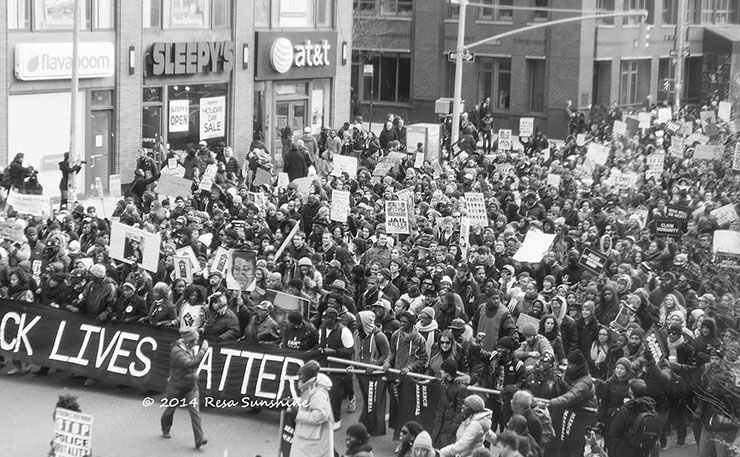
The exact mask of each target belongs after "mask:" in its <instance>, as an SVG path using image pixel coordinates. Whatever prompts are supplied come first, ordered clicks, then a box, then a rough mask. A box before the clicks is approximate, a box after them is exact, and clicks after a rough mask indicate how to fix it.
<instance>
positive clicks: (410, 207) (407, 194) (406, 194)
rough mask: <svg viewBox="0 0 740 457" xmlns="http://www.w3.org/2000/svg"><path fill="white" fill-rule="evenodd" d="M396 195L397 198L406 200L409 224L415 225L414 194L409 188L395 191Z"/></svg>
mask: <svg viewBox="0 0 740 457" xmlns="http://www.w3.org/2000/svg"><path fill="white" fill-rule="evenodd" d="M396 196H397V197H398V199H399V200H404V201H405V202H406V210H407V211H408V213H409V221H411V225H412V226H415V225H416V220H415V219H414V194H413V193H412V192H411V190H409V189H401V190H399V191H398V192H396Z"/></svg>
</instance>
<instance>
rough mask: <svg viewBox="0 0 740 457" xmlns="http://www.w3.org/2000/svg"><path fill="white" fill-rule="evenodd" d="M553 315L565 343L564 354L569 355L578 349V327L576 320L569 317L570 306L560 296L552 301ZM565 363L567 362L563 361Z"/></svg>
mask: <svg viewBox="0 0 740 457" xmlns="http://www.w3.org/2000/svg"><path fill="white" fill-rule="evenodd" d="M550 308H551V309H552V314H553V315H554V316H555V319H556V320H557V323H558V330H559V332H560V339H561V340H562V342H563V352H564V353H565V354H566V355H567V354H570V353H571V352H573V351H575V350H576V349H578V344H579V343H578V326H577V325H576V321H575V319H573V318H572V317H570V316H569V315H568V306H567V305H566V303H565V299H564V298H561V297H560V296H555V297H553V299H552V300H550ZM563 363H565V361H563Z"/></svg>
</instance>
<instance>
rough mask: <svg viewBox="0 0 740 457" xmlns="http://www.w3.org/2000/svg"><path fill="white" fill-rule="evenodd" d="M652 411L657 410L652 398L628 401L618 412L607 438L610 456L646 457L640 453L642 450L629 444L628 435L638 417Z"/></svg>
mask: <svg viewBox="0 0 740 457" xmlns="http://www.w3.org/2000/svg"><path fill="white" fill-rule="evenodd" d="M650 409H655V401H654V400H653V399H652V398H650V397H639V398H635V399H634V400H630V401H628V402H627V403H625V404H624V407H623V408H620V409H619V410H618V411H617V414H616V415H615V416H614V419H613V420H612V423H611V425H610V426H609V430H607V432H606V436H605V441H606V445H607V448H608V449H609V450H610V451H609V455H620V456H622V455H624V456H631V457H642V456H643V455H646V454H645V453H641V452H640V448H638V447H636V446H633V445H632V444H630V443H629V440H627V434H628V431H629V426H630V424H631V423H632V422H633V421H634V420H636V419H637V416H638V415H639V414H640V413H642V412H644V411H648V410H650Z"/></svg>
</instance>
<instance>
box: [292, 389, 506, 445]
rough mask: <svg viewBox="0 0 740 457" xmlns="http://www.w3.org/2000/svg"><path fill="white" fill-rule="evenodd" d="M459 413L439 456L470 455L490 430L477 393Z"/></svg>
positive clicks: (487, 417) (489, 424)
mask: <svg viewBox="0 0 740 457" xmlns="http://www.w3.org/2000/svg"><path fill="white" fill-rule="evenodd" d="M460 414H461V415H462V417H463V418H464V419H463V421H462V423H461V424H460V426H459V427H458V428H457V435H456V440H455V442H454V443H452V444H450V445H449V446H445V447H443V448H442V449H440V450H439V455H440V457H457V456H461V457H470V456H471V455H472V454H473V452H475V451H476V450H477V449H482V448H483V441H484V440H485V438H486V436H487V435H488V432H489V431H490V430H491V417H492V413H491V410H490V409H486V408H485V403H484V401H483V399H482V398H481V397H479V396H478V395H468V396H467V397H466V398H465V402H464V403H463V407H462V411H461V413H460ZM291 457H292V456H291Z"/></svg>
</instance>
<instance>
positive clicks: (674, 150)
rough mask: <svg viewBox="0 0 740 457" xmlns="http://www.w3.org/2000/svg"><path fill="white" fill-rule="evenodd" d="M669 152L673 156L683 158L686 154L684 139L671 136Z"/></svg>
mask: <svg viewBox="0 0 740 457" xmlns="http://www.w3.org/2000/svg"><path fill="white" fill-rule="evenodd" d="M668 154H670V155H671V156H673V157H678V158H679V159H682V158H683V156H684V140H683V138H680V137H678V136H674V137H673V138H671V146H670V147H669V148H668Z"/></svg>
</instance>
